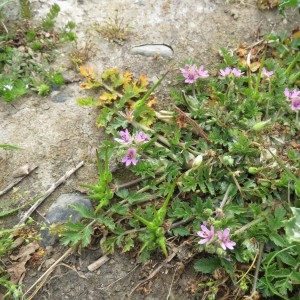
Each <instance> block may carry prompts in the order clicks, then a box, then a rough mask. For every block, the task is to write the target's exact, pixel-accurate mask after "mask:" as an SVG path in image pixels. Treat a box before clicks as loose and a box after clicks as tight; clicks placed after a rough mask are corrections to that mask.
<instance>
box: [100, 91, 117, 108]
mask: <svg viewBox="0 0 300 300" xmlns="http://www.w3.org/2000/svg"><path fill="white" fill-rule="evenodd" d="M118 97H119V96H118V94H117V93H116V92H104V93H103V94H102V95H100V96H99V98H98V106H99V107H102V106H105V105H107V104H111V103H112V101H115V100H116V99H118Z"/></svg>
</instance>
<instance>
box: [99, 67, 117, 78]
mask: <svg viewBox="0 0 300 300" xmlns="http://www.w3.org/2000/svg"><path fill="white" fill-rule="evenodd" d="M119 73H120V71H119V70H118V69H117V68H111V69H107V70H105V71H104V72H103V73H102V75H101V77H102V79H104V80H107V79H111V78H112V77H116V74H119Z"/></svg>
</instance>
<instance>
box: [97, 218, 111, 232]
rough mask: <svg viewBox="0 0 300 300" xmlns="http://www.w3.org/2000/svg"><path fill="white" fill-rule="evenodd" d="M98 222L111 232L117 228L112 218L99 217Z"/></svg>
mask: <svg viewBox="0 0 300 300" xmlns="http://www.w3.org/2000/svg"><path fill="white" fill-rule="evenodd" d="M96 220H97V221H98V222H99V223H101V224H103V225H105V226H107V227H108V229H109V230H111V231H113V230H114V228H115V222H114V220H113V219H112V218H107V217H105V216H103V215H99V216H97V218H96Z"/></svg>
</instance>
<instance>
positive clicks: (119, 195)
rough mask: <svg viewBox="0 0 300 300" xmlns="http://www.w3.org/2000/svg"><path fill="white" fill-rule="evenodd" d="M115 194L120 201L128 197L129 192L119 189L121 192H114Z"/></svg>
mask: <svg viewBox="0 0 300 300" xmlns="http://www.w3.org/2000/svg"><path fill="white" fill-rule="evenodd" d="M115 194H116V195H117V196H118V197H120V198H122V199H126V198H127V197H128V195H129V191H128V190H127V189H121V190H117V191H115ZM135 194H136V193H135Z"/></svg>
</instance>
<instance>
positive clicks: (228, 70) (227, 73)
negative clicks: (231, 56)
mask: <svg viewBox="0 0 300 300" xmlns="http://www.w3.org/2000/svg"><path fill="white" fill-rule="evenodd" d="M230 73H231V68H229V67H227V68H226V69H225V70H220V72H219V74H220V75H221V76H223V77H225V76H228V75H230Z"/></svg>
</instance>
